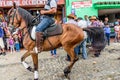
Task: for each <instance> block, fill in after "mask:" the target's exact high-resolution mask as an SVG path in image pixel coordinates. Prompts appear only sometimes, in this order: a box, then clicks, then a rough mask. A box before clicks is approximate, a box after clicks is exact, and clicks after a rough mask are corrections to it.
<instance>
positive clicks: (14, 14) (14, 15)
mask: <svg viewBox="0 0 120 80" xmlns="http://www.w3.org/2000/svg"><path fill="white" fill-rule="evenodd" d="M12 11H14V13H13V15H10V16H8V20H10V18H11V17H12V22H11V23H10V24H11V25H13V23H14V18H15V17H16V20H17V22H18V24H19V20H18V16H17V14H16V11H17V9H13V10H11V12H12ZM19 25H20V24H19Z"/></svg>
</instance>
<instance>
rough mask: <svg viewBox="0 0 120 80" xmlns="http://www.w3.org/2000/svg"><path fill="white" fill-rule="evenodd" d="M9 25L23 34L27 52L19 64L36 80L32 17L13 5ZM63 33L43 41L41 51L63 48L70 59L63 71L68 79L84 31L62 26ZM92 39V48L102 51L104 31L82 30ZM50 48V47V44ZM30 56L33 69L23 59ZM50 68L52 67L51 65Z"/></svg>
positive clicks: (71, 25) (99, 29)
mask: <svg viewBox="0 0 120 80" xmlns="http://www.w3.org/2000/svg"><path fill="white" fill-rule="evenodd" d="M8 18H9V23H10V24H12V25H14V28H19V29H21V31H22V33H23V37H24V38H23V45H24V47H25V48H26V49H27V52H26V53H25V54H24V55H23V56H22V58H21V62H22V64H23V65H24V66H25V68H27V69H28V70H29V71H32V72H34V80H38V54H36V53H35V51H34V47H35V41H34V40H32V39H31V35H30V30H31V28H33V26H31V23H32V22H31V21H32V19H33V17H32V15H31V14H30V13H29V12H27V11H26V10H24V9H22V8H20V7H16V6H15V5H14V6H13V7H12V8H11V9H10V10H9V12H8ZM62 29H63V33H62V34H61V35H56V36H52V37H48V40H49V41H48V40H46V39H45V40H44V44H43V51H49V50H52V49H55V48H58V47H61V46H62V47H63V48H64V50H65V51H66V52H67V53H68V55H69V56H70V58H71V61H70V64H69V65H68V66H67V67H66V68H65V69H64V75H65V76H66V77H68V74H69V73H70V72H71V69H72V67H73V65H74V63H75V62H76V61H77V60H78V57H77V56H76V55H75V52H74V48H75V47H76V46H77V45H78V44H79V43H80V42H82V41H83V39H84V36H85V35H84V31H83V30H82V29H81V28H79V27H77V26H75V25H74V24H63V25H62ZM84 30H85V31H87V32H88V34H89V35H90V36H91V38H92V41H93V42H92V44H93V48H94V49H96V50H98V49H99V50H102V49H103V48H104V44H103V43H104V31H103V29H102V28H87V29H84ZM49 42H50V43H51V44H52V47H51V44H50V43H49ZM30 55H31V56H32V59H33V64H34V69H33V68H31V67H30V66H28V65H27V63H26V62H25V59H26V58H27V57H28V56H30ZM51 66H52V65H51Z"/></svg>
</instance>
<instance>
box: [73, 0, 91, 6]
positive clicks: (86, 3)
mask: <svg viewBox="0 0 120 80" xmlns="http://www.w3.org/2000/svg"><path fill="white" fill-rule="evenodd" d="M91 6H92V0H81V1H76V2H72V8H81V7H91Z"/></svg>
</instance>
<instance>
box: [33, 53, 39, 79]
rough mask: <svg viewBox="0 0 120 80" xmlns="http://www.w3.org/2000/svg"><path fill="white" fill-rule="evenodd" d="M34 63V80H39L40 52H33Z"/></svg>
mask: <svg viewBox="0 0 120 80" xmlns="http://www.w3.org/2000/svg"><path fill="white" fill-rule="evenodd" d="M32 59H33V64H34V80H38V54H35V53H32Z"/></svg>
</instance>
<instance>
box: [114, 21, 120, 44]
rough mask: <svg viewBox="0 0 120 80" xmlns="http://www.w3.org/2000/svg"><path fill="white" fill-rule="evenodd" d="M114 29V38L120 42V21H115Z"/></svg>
mask: <svg viewBox="0 0 120 80" xmlns="http://www.w3.org/2000/svg"><path fill="white" fill-rule="evenodd" d="M114 30H115V39H114V41H115V42H119V31H120V25H119V22H115V27H114Z"/></svg>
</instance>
